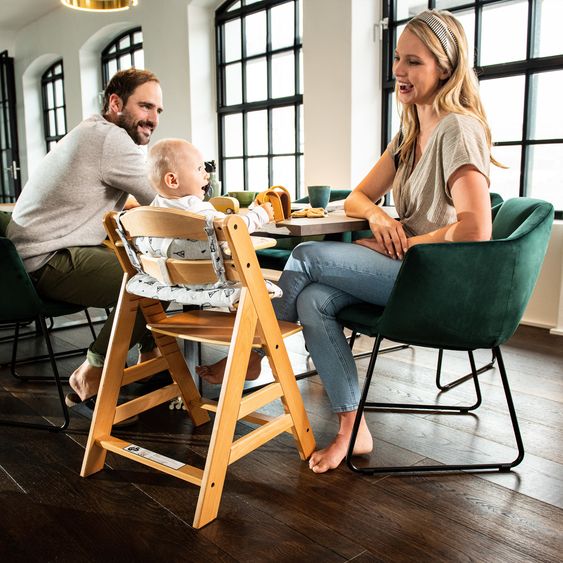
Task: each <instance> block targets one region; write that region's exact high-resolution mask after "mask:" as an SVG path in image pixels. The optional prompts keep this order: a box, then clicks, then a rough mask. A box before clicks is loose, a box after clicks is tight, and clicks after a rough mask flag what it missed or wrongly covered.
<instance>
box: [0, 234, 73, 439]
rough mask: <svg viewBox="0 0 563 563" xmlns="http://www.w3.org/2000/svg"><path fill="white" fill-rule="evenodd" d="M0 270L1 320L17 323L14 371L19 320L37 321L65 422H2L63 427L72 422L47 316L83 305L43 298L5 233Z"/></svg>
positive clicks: (4, 422)
mask: <svg viewBox="0 0 563 563" xmlns="http://www.w3.org/2000/svg"><path fill="white" fill-rule="evenodd" d="M0 271H1V272H2V275H1V276H0V324H7V323H9V324H10V325H12V326H14V327H15V331H14V338H13V342H14V344H13V349H12V362H11V364H12V373H14V366H15V364H16V356H17V343H18V335H19V328H20V324H21V323H27V322H32V321H36V322H37V326H38V327H39V328H40V329H41V332H42V333H43V337H44V339H45V343H46V345H47V350H48V359H49V360H50V362H51V367H52V370H53V375H54V380H55V383H56V385H57V390H58V395H59V400H60V403H61V408H62V412H63V417H64V422H63V423H62V425H61V426H55V425H52V424H50V423H45V424H39V423H32V422H23V421H22V422H20V421H15V420H0V425H7V426H20V427H27V428H42V429H47V430H63V429H65V428H66V427H67V426H68V424H69V414H68V409H67V407H66V404H65V401H64V394H63V389H62V385H61V378H60V376H59V371H58V369H57V363H56V360H55V355H54V353H53V348H52V346H51V339H50V337H49V331H48V329H47V325H46V322H45V319H46V318H49V317H59V316H62V315H70V314H73V313H77V312H79V311H82V310H83V307H80V306H77V305H71V304H69V303H61V302H57V301H50V300H46V299H42V298H40V297H39V295H38V294H37V292H36V291H35V287H34V285H33V283H32V281H31V279H30V277H29V275H28V274H27V272H26V271H25V268H24V266H23V262H22V261H21V258H20V256H19V254H18V253H17V251H16V248H15V247H14V245H13V243H12V242H11V241H10V240H9V239H7V238H5V237H0ZM37 379H38V378H37ZM42 379H45V378H42Z"/></svg>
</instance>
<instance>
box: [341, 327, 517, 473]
mask: <svg viewBox="0 0 563 563" xmlns="http://www.w3.org/2000/svg"><path fill="white" fill-rule="evenodd" d="M380 343H381V338H380V337H378V338H377V340H376V344H375V346H374V349H373V354H372V359H371V360H370V364H369V367H368V371H367V373H366V380H365V384H364V388H363V390H362V395H361V399H360V403H359V405H358V410H357V412H356V418H355V420H354V425H353V429H352V435H351V438H350V444H349V445H348V452H347V455H346V464H347V465H348V467H349V468H350V469H351V470H352V471H354V472H356V473H361V474H367V475H374V474H378V473H420V472H444V471H490V470H498V471H502V472H506V471H510V469H511V468H512V467H515V466H516V465H518V464H519V463H520V462H521V461H522V459H523V458H524V444H523V442H522V436H521V434H520V428H519V426H518V419H517V416H516V411H515V409H514V403H513V401H512V395H511V393H510V387H509V384H508V378H507V375H506V370H505V367H504V363H503V361H502V355H501V353H500V348H499V347H496V348H494V349H493V353H494V355H495V357H496V358H497V359H498V365H499V372H500V377H501V380H502V384H503V388H504V393H505V398H506V403H507V406H508V412H509V414H510V420H511V422H512V429H513V432H514V438H515V440H516V446H517V448H518V455H517V457H516V458H515V459H514V460H513V461H511V462H500V463H473V464H445V465H421V466H412V465H411V466H396V467H393V466H387V467H358V466H356V465H355V464H354V463H353V461H352V457H353V452H354V447H355V444H356V439H357V435H358V429H359V427H360V422H361V418H362V416H363V414H364V411H365V410H366V409H370V408H377V409H380V408H385V407H387V408H393V409H394V410H397V409H398V408H399V407H400V405H397V404H393V403H372V402H368V401H367V395H368V392H369V387H370V384H371V380H372V376H373V370H374V368H375V362H376V360H377V353H378V350H379V345H380ZM469 361H470V363H471V371H472V377H473V381H474V383H475V391H476V393H477V403H476V406H479V404H480V403H481V392H480V387H479V379H478V375H477V370H476V368H475V360H474V357H473V353H472V352H469ZM409 408H414V405H412V406H409ZM418 408H421V406H420V405H419V406H418ZM445 408H446V407H444V406H441V405H434V410H435V411H436V412H440V411H441V410H444V409H445ZM459 408H460V407H457V409H459ZM475 408H476V407H475ZM399 410H402V409H399ZM448 410H449V409H448ZM460 413H461V414H466V413H467V409H466V408H462V409H461V410H460Z"/></svg>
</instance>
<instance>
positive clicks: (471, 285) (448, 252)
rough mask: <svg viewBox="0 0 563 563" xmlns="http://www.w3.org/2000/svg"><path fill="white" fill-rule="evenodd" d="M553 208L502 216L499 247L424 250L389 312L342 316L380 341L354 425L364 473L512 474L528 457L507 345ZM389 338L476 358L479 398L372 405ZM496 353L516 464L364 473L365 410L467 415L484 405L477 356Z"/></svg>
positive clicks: (519, 207)
mask: <svg viewBox="0 0 563 563" xmlns="http://www.w3.org/2000/svg"><path fill="white" fill-rule="evenodd" d="M553 216H554V211H553V206H552V205H551V204H550V203H547V202H545V201H540V200H535V199H529V198H515V199H510V200H507V201H506V202H504V203H503V204H502V205H500V207H499V208H498V209H496V213H495V217H494V220H493V234H492V240H490V241H484V242H458V243H439V244H422V245H418V246H415V247H413V248H411V249H410V250H409V251H408V252H407V254H406V256H405V259H404V261H403V265H402V267H401V270H400V272H399V275H398V277H397V280H396V283H395V287H394V289H393V292H392V294H391V296H390V298H389V301H388V303H387V305H386V306H385V307H377V306H373V305H367V304H361V305H355V306H351V307H346V308H345V309H343V310H342V311H341V312H340V313H339V315H338V318H339V320H340V321H341V322H342V323H343V325H344V326H345V327H347V328H349V329H352V330H353V331H357V332H358V333H361V334H366V335H368V336H375V337H376V341H375V346H374V349H373V352H372V356H371V360H370V365H369V367H368V371H367V374H366V381H365V385H364V388H363V391H362V397H361V400H360V405H359V408H358V414H357V417H356V421H355V426H354V432H353V435H352V439H351V442H350V446H349V450H348V456H347V463H348V465H349V467H350V468H351V469H352V470H354V471H357V472H360V473H368V474H372V473H393V472H419V471H452V470H492V469H498V470H500V471H509V470H510V469H511V468H512V467H514V466H516V465H518V464H519V463H520V462H521V461H522V459H523V457H524V446H523V443H522V438H521V435H520V430H519V427H518V420H517V418H516V412H515V410H514V405H513V402H512V397H511V394H510V387H509V384H508V378H507V375H506V370H505V367H504V363H503V360H502V355H501V351H500V345H501V344H503V343H504V342H506V341H507V340H508V339H509V338H510V337H511V336H512V335H513V333H514V331H515V330H516V328H517V326H518V324H519V322H520V320H521V318H522V315H523V314H524V309H525V307H526V305H527V303H528V300H529V299H530V296H531V294H532V290H533V288H534V286H535V283H536V280H537V278H538V275H539V272H540V268H541V266H542V263H543V259H544V256H545V252H546V249H547V245H548V242H549V236H550V232H551V226H552V223H553ZM383 338H388V339H390V340H393V341H395V342H401V343H405V344H413V345H418V346H425V347H430V348H443V349H446V350H465V351H467V352H468V353H469V358H470V363H471V368H472V373H473V380H474V384H475V390H476V394H477V400H476V402H475V404H473V405H469V406H459V405H457V406H449V407H448V406H446V407H444V406H441V405H413V404H395V403H393V404H391V403H375V402H368V401H367V395H368V391H369V387H370V383H371V380H372V377H373V372H374V368H375V364H376V360H377V354H378V350H379V347H380V344H381V341H382V339H383ZM479 348H487V349H492V350H493V352H494V354H495V356H496V358H497V360H498V371H499V374H500V378H501V380H502V384H503V388H504V391H505V396H506V401H507V405H508V411H509V413H510V418H511V421H512V427H513V431H514V436H515V440H516V445H517V448H518V454H517V456H516V458H515V459H514V460H512V461H503V462H496V463H492V462H490V461H489V460H485V461H486V462H485V463H480V464H476V463H472V464H468V463H459V464H453V465H439V466H436V465H429V466H401V467H357V466H356V465H355V464H354V462H353V460H352V455H351V452H352V451H353V448H354V444H355V440H356V435H357V429H358V427H359V422H360V419H361V416H362V414H363V412H364V410H366V409H381V408H392V409H394V410H403V409H404V410H407V411H408V410H409V409H411V410H414V409H416V410H419V411H420V410H422V411H424V410H427V411H433V412H436V413H440V412H455V411H457V412H458V413H461V414H466V413H467V412H468V411H471V410H474V409H476V408H477V407H478V406H479V405H480V403H481V391H480V388H479V382H478V378H477V374H476V369H475V362H474V360H473V353H472V352H473V350H476V349H479Z"/></svg>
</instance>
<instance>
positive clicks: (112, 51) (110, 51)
mask: <svg viewBox="0 0 563 563" xmlns="http://www.w3.org/2000/svg"><path fill="white" fill-rule="evenodd" d="M116 51H117V49H116V48H115V45H112V47H111V49H110V50H109V51H108V54H109V55H111V54H112V53H115V52H116Z"/></svg>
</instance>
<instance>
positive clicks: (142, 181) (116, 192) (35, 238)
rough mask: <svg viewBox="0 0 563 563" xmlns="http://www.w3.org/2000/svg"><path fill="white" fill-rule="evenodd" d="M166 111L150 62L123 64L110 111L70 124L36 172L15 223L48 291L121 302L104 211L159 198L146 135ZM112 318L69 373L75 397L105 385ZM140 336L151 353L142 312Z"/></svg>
mask: <svg viewBox="0 0 563 563" xmlns="http://www.w3.org/2000/svg"><path fill="white" fill-rule="evenodd" d="M161 112H162V91H161V88H160V83H159V81H158V78H157V77H156V76H155V75H154V74H153V73H152V72H149V71H146V70H137V69H134V68H131V69H128V70H124V71H119V72H117V73H116V74H115V75H114V76H113V77H112V79H111V80H110V82H109V84H108V85H107V88H106V90H105V92H104V103H103V109H102V115H94V116H92V117H90V118H88V119H86V120H84V121H83V122H82V123H80V124H79V125H78V126H77V127H75V128H74V129H73V130H72V131H70V132H69V133H68V134H67V135H66V136H65V137H64V138H63V139H62V140H61V141H60V142H59V143H57V145H56V146H55V147H54V148H53V149H52V150H51V152H49V154H47V155H46V156H45V158H44V159H43V160H42V162H41V163H40V164H39V165H38V167H37V168H36V170H34V172H33V174H31V176H30V178H29V180H28V182H27V184H26V185H25V187H24V189H23V190H22V193H21V195H20V197H19V199H18V201H17V203H16V206H15V209H14V212H13V214H12V220H11V222H10V224H9V226H8V231H7V233H8V237H9V238H10V239H11V240H12V241H13V242H14V244H15V245H16V248H17V249H18V252H19V254H20V256H21V257H22V259H23V262H24V265H25V268H26V270H27V271H28V272H29V273H30V276H31V278H32V279H33V281H34V283H35V285H36V287H37V290H38V292H39V293H40V295H42V296H44V297H47V298H49V299H54V300H58V301H65V302H68V303H75V304H79V305H84V306H85V307H103V308H107V307H114V306H115V304H116V302H117V299H118V296H119V290H120V286H121V280H122V276H123V271H122V269H121V267H120V266H119V263H118V261H117V259H116V257H115V255H114V253H113V252H112V251H111V250H109V249H108V248H106V247H104V246H101V245H102V242H103V240H104V239H105V231H104V228H103V225H102V219H103V217H104V215H105V214H106V213H107V212H108V211H112V210H121V209H122V208H123V206H124V205H125V202H126V200H127V198H128V197H129V196H130V195H131V196H134V197H135V199H136V200H137V201H138V202H139V203H141V204H149V203H150V202H151V201H152V200H153V198H154V195H155V193H154V189H153V188H152V186H151V184H150V182H149V180H148V179H147V174H146V165H145V156H144V154H143V152H142V150H141V148H140V145H146V144H148V142H149V141H150V138H151V135H152V133H153V131H154V130H155V129H156V127H157V125H158V120H159V115H160V113H161ZM112 324H113V313H112V314H111V315H110V317H109V318H108V320H107V321H106V323H105V324H104V326H103V327H102V329H101V331H100V333H99V335H98V337H97V338H96V340H95V341H94V342H93V343H92V344H91V345H90V347H89V349H88V353H87V357H86V360H85V361H84V363H83V364H82V365H81V366H80V367H78V369H76V370H75V371H74V373H73V374H72V375H71V376H70V380H69V384H70V386H71V387H72V389H73V390H74V393H70V394H69V395H67V404H68V405H69V406H72V405H74V404H76V403H78V402H80V401H84V400H85V399H87V398H88V397H91V396H92V395H95V394H96V393H97V391H98V387H99V383H100V378H101V373H102V368H103V363H104V358H105V355H106V352H107V347H108V343H109V336H110V332H111V327H112ZM135 342H139V345H140V353H141V357H142V359H143V360H144V359H148V358H149V357H152V356H153V355H154V352H153V348H154V342H153V340H152V338H151V337H150V334H148V333H147V331H146V328H145V321H144V319H143V318H141V316H139V317H138V318H137V324H136V326H135V330H134V332H133V338H132V343H135Z"/></svg>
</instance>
